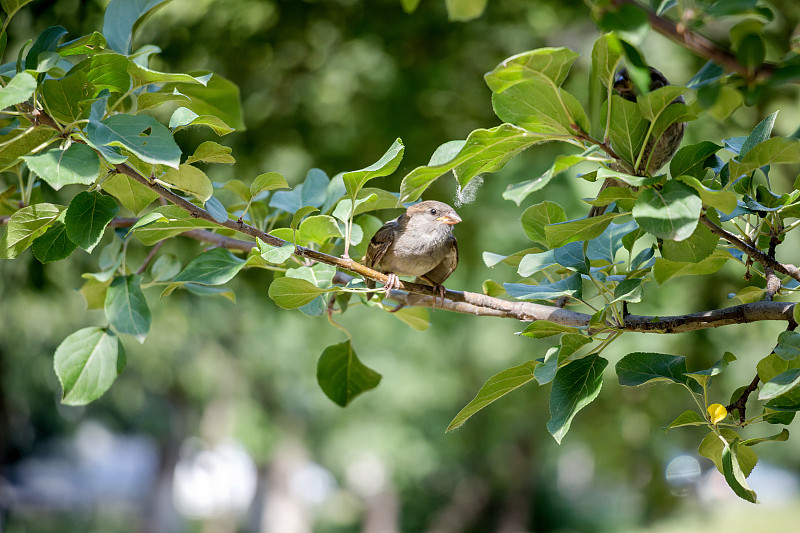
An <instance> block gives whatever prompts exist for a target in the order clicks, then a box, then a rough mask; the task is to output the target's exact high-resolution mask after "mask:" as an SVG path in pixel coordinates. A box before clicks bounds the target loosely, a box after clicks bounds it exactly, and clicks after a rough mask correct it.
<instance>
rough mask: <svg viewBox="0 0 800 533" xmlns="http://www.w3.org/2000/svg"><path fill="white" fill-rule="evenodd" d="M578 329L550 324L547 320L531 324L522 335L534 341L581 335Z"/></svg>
mask: <svg viewBox="0 0 800 533" xmlns="http://www.w3.org/2000/svg"><path fill="white" fill-rule="evenodd" d="M579 332H580V330H579V329H578V328H573V327H571V326H564V325H562V324H556V323H555V322H548V321H547V320H536V321H535V322H531V323H530V324H528V326H527V327H526V328H525V329H524V330H523V331H522V333H521V335H525V336H526V337H530V338H532V339H544V338H545V337H552V336H553V335H560V334H561V333H579Z"/></svg>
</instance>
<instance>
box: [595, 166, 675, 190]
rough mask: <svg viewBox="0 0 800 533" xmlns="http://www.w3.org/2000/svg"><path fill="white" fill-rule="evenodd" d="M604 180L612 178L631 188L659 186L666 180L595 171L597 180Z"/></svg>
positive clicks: (600, 170)
mask: <svg viewBox="0 0 800 533" xmlns="http://www.w3.org/2000/svg"><path fill="white" fill-rule="evenodd" d="M606 178H612V179H615V180H619V181H622V182H624V183H627V184H628V185H632V186H633V187H650V186H653V185H660V184H661V183H663V182H664V181H665V179H666V176H633V175H631V174H626V173H624V172H617V171H614V170H611V169H608V168H601V169H599V170H598V171H597V179H596V180H595V181H600V180H603V179H606Z"/></svg>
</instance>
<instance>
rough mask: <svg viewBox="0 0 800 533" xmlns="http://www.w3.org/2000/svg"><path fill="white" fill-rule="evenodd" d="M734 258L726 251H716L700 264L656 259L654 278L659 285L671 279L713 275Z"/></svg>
mask: <svg viewBox="0 0 800 533" xmlns="http://www.w3.org/2000/svg"><path fill="white" fill-rule="evenodd" d="M732 259H733V256H732V255H731V254H730V252H728V251H726V250H720V249H717V250H714V253H712V254H711V255H710V256H708V257H706V258H705V259H703V260H702V261H700V262H699V263H684V262H678V261H669V260H667V259H663V258H661V257H658V258H656V263H655V265H654V266H653V277H654V278H655V280H656V282H658V284H659V285H661V284H663V283H664V282H665V281H667V280H668V279H671V278H677V277H681V276H705V275H708V274H713V273H714V272H716V271H718V270H719V269H720V268H722V267H723V266H724V265H725V263H727V262H728V261H730V260H732Z"/></svg>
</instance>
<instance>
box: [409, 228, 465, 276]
mask: <svg viewBox="0 0 800 533" xmlns="http://www.w3.org/2000/svg"><path fill="white" fill-rule="evenodd" d="M448 240H449V243H450V251H449V252H448V253H447V254H446V255H445V256H444V259H442V261H441V262H440V263H439V264H438V265H436V266H435V267H434V268H433V269H432V270H431V271H430V272H427V273H425V274H424V275H423V276H420V278H419V279H422V280H423V281H427V282H428V283H433V284H434V285H441V284H443V283H444V281H445V280H446V279H447V278H449V277H450V274H452V273H453V271H455V269H456V267H457V266H458V241H456V238H455V236H454V235H451V236H450V239H448Z"/></svg>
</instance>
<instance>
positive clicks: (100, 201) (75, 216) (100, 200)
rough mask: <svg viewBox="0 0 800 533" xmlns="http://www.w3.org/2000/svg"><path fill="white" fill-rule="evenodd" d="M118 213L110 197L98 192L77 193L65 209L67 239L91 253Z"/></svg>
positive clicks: (117, 207)
mask: <svg viewBox="0 0 800 533" xmlns="http://www.w3.org/2000/svg"><path fill="white" fill-rule="evenodd" d="M118 212H119V206H118V205H117V202H115V201H114V199H113V198H111V197H110V196H104V195H102V194H100V193H99V192H95V191H93V192H87V191H83V192H79V193H78V194H76V195H75V197H74V198H73V199H72V201H71V202H70V204H69V207H68V208H67V214H66V216H65V218H64V224H65V225H66V227H67V236H68V237H69V239H70V240H71V241H72V242H74V243H75V244H77V245H78V246H80V247H81V248H83V249H84V250H86V251H87V252H89V253H92V250H94V247H95V246H97V243H99V242H100V239H102V238H103V232H104V231H105V229H106V226H107V225H108V223H109V222H111V220H112V219H113V218H114V217H115V216H116V214H117V213H118Z"/></svg>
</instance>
